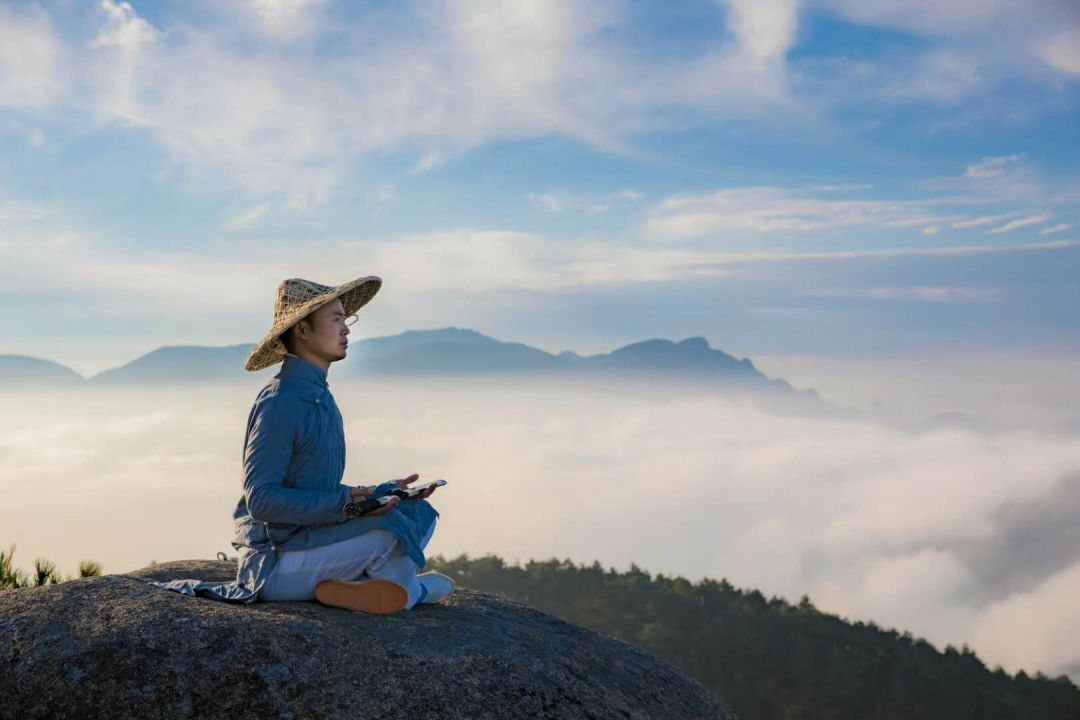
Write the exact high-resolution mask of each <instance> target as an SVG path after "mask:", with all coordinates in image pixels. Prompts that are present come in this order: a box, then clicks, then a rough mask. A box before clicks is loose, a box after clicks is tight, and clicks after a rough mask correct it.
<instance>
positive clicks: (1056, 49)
mask: <svg viewBox="0 0 1080 720" xmlns="http://www.w3.org/2000/svg"><path fill="white" fill-rule="evenodd" d="M1038 53H1039V55H1040V56H1041V57H1042V59H1043V60H1045V61H1046V63H1047V64H1048V65H1050V66H1052V67H1054V68H1057V69H1058V70H1061V71H1063V72H1067V73H1071V74H1073V75H1080V23H1078V26H1077V27H1074V28H1071V29H1067V30H1062V31H1059V32H1056V33H1054V34H1053V35H1051V36H1050V37H1049V38H1048V39H1046V40H1044V41H1043V42H1042V43H1041V45H1040V46H1039V48H1038Z"/></svg>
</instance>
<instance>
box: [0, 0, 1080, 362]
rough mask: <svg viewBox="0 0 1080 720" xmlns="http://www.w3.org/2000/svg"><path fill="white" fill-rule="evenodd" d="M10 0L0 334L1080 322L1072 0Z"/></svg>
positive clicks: (847, 345) (572, 338) (898, 340)
mask: <svg viewBox="0 0 1080 720" xmlns="http://www.w3.org/2000/svg"><path fill="white" fill-rule="evenodd" d="M494 5H496V4H491V3H483V2H453V3H451V2H430V3H419V2H416V3H402V4H389V3H335V2H330V1H329V0H326V1H319V0H308V1H304V0H293V1H291V2H288V1H285V0H278V1H276V2H275V1H274V0H258V1H252V2H226V3H220V2H209V1H208V0H202V1H196V2H183V3H181V2H152V3H151V2H135V3H130V4H128V3H117V2H113V1H112V0H104V2H98V3H82V2H74V1H73V0H64V1H59V2H45V3H24V2H17V3H0V253H2V258H3V262H2V263H0V288H2V289H0V308H2V309H3V310H4V312H5V315H6V317H7V320H6V321H5V327H6V328H7V330H8V331H7V332H6V333H4V337H3V340H2V341H0V353H21V354H30V355H36V356H40V357H47V358H50V359H53V360H56V361H59V362H63V363H65V364H68V365H70V366H72V367H74V368H75V369H76V370H79V371H80V372H84V373H91V372H95V371H98V370H100V369H104V368H105V367H109V366H112V365H116V364H119V363H121V362H124V361H127V360H129V359H131V358H133V357H135V356H136V355H139V354H141V353H144V352H148V351H150V350H152V349H154V348H156V347H159V346H161V345H165V344H206V345H218V344H233V343H240V342H255V341H256V340H258V339H259V338H260V337H261V336H262V335H263V333H264V332H265V331H266V329H268V327H269V325H270V320H271V315H272V302H273V295H274V289H275V287H276V285H277V283H278V282H280V280H282V279H284V278H286V277H307V278H310V279H312V280H316V281H318V282H323V283H327V284H334V283H340V282H344V281H346V280H349V279H351V278H353V277H357V276H361V275H370V274H374V275H379V276H381V277H382V278H383V279H384V283H385V284H384V286H383V289H382V291H381V292H380V295H379V296H378V298H377V299H376V301H374V302H373V303H372V304H371V305H370V306H368V308H366V309H365V311H364V315H365V316H364V317H363V322H362V323H361V324H360V325H357V326H356V327H355V328H354V332H356V333H359V334H360V335H361V336H369V335H382V334H389V333H395V332H400V331H402V330H405V329H410V328H425V327H442V326H446V325H456V326H459V327H471V328H474V329H477V330H479V331H481V332H485V333H488V334H492V335H495V336H496V337H500V338H502V339H507V340H517V341H521V342H526V343H530V344H533V345H536V346H538V347H542V348H544V349H547V350H550V351H553V352H558V351H561V350H563V349H574V350H577V351H579V352H599V351H606V350H610V349H612V348H614V347H616V346H618V345H621V344H624V343H626V342H631V341H634V340H639V339H644V338H646V337H668V338H672V339H681V338H684V337H688V336H691V335H702V336H705V337H706V338H708V339H709V340H710V342H711V343H712V344H713V346H714V347H719V348H721V349H724V350H726V351H728V352H731V353H733V354H736V355H738V356H740V357H742V356H750V357H754V356H756V355H764V354H768V355H785V354H790V355H800V354H821V355H829V354H835V355H903V354H910V353H926V352H941V351H957V352H959V351H979V352H986V351H1009V352H1014V353H1015V352H1032V353H1036V352H1038V353H1074V352H1075V351H1076V349H1077V348H1078V346H1080V312H1078V308H1080V279H1078V278H1080V209H1078V208H1080V174H1078V171H1077V168H1080V162H1078V161H1080V142H1078V140H1080V6H1077V5H1076V4H1075V3H1074V2H1070V1H1068V0H1040V1H1037V2H1024V3H1020V2H1011V3H1009V2H985V1H979V2H975V1H974V0H954V1H952V2H934V3H932V2H898V1H897V0H865V1H862V2H856V1H855V0H829V1H827V2H799V1H798V0H754V1H751V0H731V1H729V2H687V3H652V2H617V1H614V0H610V1H607V0H605V1H602V2H592V3H575V2H560V1H558V0H544V1H542V2H540V1H538V2H516V3H505V4H498V5H499V6H494Z"/></svg>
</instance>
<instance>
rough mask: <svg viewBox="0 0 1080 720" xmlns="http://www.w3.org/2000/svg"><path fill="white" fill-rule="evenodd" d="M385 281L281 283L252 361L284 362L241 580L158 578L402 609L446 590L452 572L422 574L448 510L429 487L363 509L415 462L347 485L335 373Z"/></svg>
mask: <svg viewBox="0 0 1080 720" xmlns="http://www.w3.org/2000/svg"><path fill="white" fill-rule="evenodd" d="M381 285H382V281H381V280H380V279H379V278H378V277H375V276H368V277H362V278H358V279H356V280H352V281H350V282H347V283H345V284H344V285H339V286H337V287H332V286H328V285H320V284H318V283H314V282H311V281H308V280H302V279H299V278H291V279H288V280H285V281H284V282H282V283H281V284H280V285H279V286H278V290H277V301H276V303H275V307H274V323H273V325H272V327H271V328H270V332H268V333H267V335H266V337H264V338H263V339H262V341H260V342H259V344H258V345H256V346H255V349H254V350H252V352H251V355H250V356H249V357H248V360H247V362H246V363H245V365H244V367H245V368H246V369H247V370H249V371H257V370H261V369H263V368H266V367H270V366H271V365H274V364H276V363H278V362H281V363H282V369H281V371H280V372H279V373H278V374H277V375H275V376H274V378H273V379H271V380H270V381H269V382H268V383H267V384H266V385H265V386H264V387H263V389H262V391H261V392H260V393H259V396H258V397H257V398H256V400H255V404H254V406H253V407H252V409H251V412H250V413H249V415H248V424H247V435H246V437H245V440H244V453H243V465H244V483H243V490H244V492H243V495H242V496H241V498H240V500H239V502H238V503H237V506H236V510H235V512H234V513H233V519H234V522H235V525H236V538H235V539H234V540H233V543H232V544H233V547H234V548H235V549H236V550H238V551H239V566H238V568H237V577H236V581H235V582H230V583H213V582H207V581H199V580H192V579H185V580H171V581H168V582H160V583H159V582H155V583H153V584H155V585H157V586H159V587H164V588H167V589H170V590H175V591H177V592H181V593H184V594H185V595H190V596H194V595H199V596H202V597H209V598H213V599H217V600H225V601H230V602H253V601H255V600H264V601H277V600H312V599H317V600H319V601H320V602H323V603H324V604H328V605H333V606H336V607H345V608H350V609H353V610H359V611H362V612H369V613H379V614H385V613H392V612H396V611H398V610H401V609H409V608H412V607H414V606H415V605H416V604H418V603H421V602H435V601H438V600H441V599H443V598H444V597H446V596H447V595H448V594H449V593H450V592H451V591H452V590H453V587H454V584H453V581H452V580H451V579H450V578H448V577H446V576H445V575H441V574H439V573H432V572H429V573H424V574H422V575H417V573H416V567H417V566H420V567H423V566H424V565H425V564H426V560H425V558H424V554H423V550H424V547H425V546H426V545H427V543H428V541H429V540H430V539H431V535H432V533H433V532H434V530H435V521H436V519H437V518H438V516H439V514H438V512H436V511H435V509H434V508H433V507H432V506H431V505H430V504H429V503H428V502H427V500H426V498H427V497H429V496H430V495H431V494H432V493H433V492H434V491H435V489H434V488H431V489H429V490H427V491H425V492H424V493H422V495H421V497H420V498H416V499H410V500H405V501H402V500H401V499H400V498H397V497H395V498H392V499H391V500H390V502H389V504H387V505H385V506H383V507H382V508H380V509H379V510H377V511H374V512H369V513H367V514H363V515H360V514H359V509H358V503H359V502H360V501H362V500H363V499H364V498H367V497H381V496H383V495H387V494H389V493H390V492H391V491H392V490H394V489H397V488H401V489H404V488H407V487H408V486H409V485H410V484H412V483H413V482H415V481H416V480H417V479H418V478H419V475H417V474H416V473H414V474H412V475H410V476H409V477H407V478H404V479H400V480H391V481H389V482H386V483H382V484H381V485H377V486H374V487H371V486H365V487H350V486H347V485H342V484H341V478H342V475H343V473H344V470H345V433H344V426H343V423H342V418H341V413H340V412H339V411H338V408H337V404H336V403H335V402H334V396H333V395H332V394H331V393H330V388H329V385H328V384H327V381H326V376H327V372H328V370H329V368H330V364H331V363H334V362H337V361H339V360H343V359H345V357H346V355H347V352H348V335H349V324H351V322H352V321H353V320H354V319H355V313H356V311H357V310H359V309H360V308H361V307H363V306H364V305H366V304H367V303H368V301H370V300H371V298H372V297H374V295H375V293H376V292H378V290H379V288H380V287H381Z"/></svg>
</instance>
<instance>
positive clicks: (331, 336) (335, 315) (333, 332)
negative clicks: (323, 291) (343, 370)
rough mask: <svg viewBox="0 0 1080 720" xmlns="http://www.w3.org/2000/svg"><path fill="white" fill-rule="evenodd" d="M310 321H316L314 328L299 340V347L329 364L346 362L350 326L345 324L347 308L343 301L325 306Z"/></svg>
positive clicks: (311, 316) (310, 317)
mask: <svg viewBox="0 0 1080 720" xmlns="http://www.w3.org/2000/svg"><path fill="white" fill-rule="evenodd" d="M309 319H310V320H312V321H314V322H313V325H314V327H313V328H310V329H308V330H307V332H306V333H305V335H304V337H303V338H302V339H298V340H297V345H299V346H302V347H303V348H304V349H305V350H307V352H309V353H311V354H312V355H315V356H317V357H320V358H322V359H323V360H325V361H326V362H328V363H332V362H336V361H338V360H344V359H345V353H346V346H347V345H348V339H347V337H346V336H347V335H348V334H349V326H348V325H346V324H345V308H344V307H343V306H342V304H341V300H334V301H333V302H329V303H327V304H325V305H323V306H322V307H321V308H319V309H318V310H316V311H315V312H314V313H313V314H312V315H310V316H309Z"/></svg>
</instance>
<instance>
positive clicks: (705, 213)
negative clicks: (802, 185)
mask: <svg viewBox="0 0 1080 720" xmlns="http://www.w3.org/2000/svg"><path fill="white" fill-rule="evenodd" d="M939 204H941V201H940V200H843V199H833V198H824V199H822V198H818V197H815V196H813V195H811V194H806V193H805V192H802V191H800V190H796V189H789V188H781V187H769V186H762V187H744V188H732V189H726V190H718V191H716V192H713V193H709V194H706V195H681V196H680V195H676V196H673V197H669V198H667V199H665V200H663V201H661V202H660V203H658V204H657V205H655V206H654V207H653V208H652V209H651V210H650V212H649V216H648V220H647V228H648V229H649V230H650V231H652V232H655V233H657V234H659V235H662V236H670V237H676V238H694V237H701V236H704V235H717V234H722V233H738V232H746V233H771V232H778V231H793V232H812V231H817V230H825V229H830V228H838V227H848V226H854V225H866V224H877V225H882V226H893V227H904V226H918V225H926V224H933V223H939V222H947V221H948V220H950V219H951V218H949V217H939V216H935V215H926V211H927V209H928V208H929V207H930V206H934V205H939Z"/></svg>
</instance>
